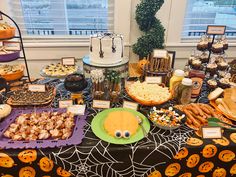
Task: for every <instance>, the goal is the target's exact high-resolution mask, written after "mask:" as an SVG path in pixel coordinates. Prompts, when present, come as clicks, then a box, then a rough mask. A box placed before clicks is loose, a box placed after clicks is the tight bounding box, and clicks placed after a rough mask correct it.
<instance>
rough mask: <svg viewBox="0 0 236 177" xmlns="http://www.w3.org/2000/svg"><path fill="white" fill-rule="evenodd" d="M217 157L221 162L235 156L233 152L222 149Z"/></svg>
mask: <svg viewBox="0 0 236 177" xmlns="http://www.w3.org/2000/svg"><path fill="white" fill-rule="evenodd" d="M218 157H219V159H220V160H221V161H223V162H231V161H232V160H233V159H234V158H235V153H234V152H233V151H230V150H223V151H221V152H220V153H219V156H218Z"/></svg>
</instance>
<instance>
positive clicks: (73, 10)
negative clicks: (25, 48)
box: [9, 0, 114, 36]
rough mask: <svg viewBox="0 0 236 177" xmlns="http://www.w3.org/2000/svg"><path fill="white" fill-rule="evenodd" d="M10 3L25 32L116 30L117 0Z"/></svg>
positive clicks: (42, 0) (54, 0) (83, 34)
mask: <svg viewBox="0 0 236 177" xmlns="http://www.w3.org/2000/svg"><path fill="white" fill-rule="evenodd" d="M9 3H10V7H11V11H12V14H13V17H14V19H16V21H17V23H18V25H19V26H20V28H21V29H22V33H23V35H24V36H26V35H47V36H49V35H51V36H55V35H57V36H59V35H79V36H86V35H91V34H94V33H97V32H106V31H113V19H114V5H113V4H114V0H20V1H18V2H16V1H9ZM16 7H21V8H16Z"/></svg>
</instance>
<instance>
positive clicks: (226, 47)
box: [223, 40, 229, 50]
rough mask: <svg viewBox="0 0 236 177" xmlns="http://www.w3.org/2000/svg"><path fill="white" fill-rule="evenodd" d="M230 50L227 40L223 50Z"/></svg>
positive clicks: (224, 42)
mask: <svg viewBox="0 0 236 177" xmlns="http://www.w3.org/2000/svg"><path fill="white" fill-rule="evenodd" d="M228 48H229V44H228V42H227V41H226V40H225V41H223V49H224V50H227V49H228Z"/></svg>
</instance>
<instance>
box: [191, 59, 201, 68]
mask: <svg viewBox="0 0 236 177" xmlns="http://www.w3.org/2000/svg"><path fill="white" fill-rule="evenodd" d="M201 65H202V62H201V61H200V60H199V59H195V60H193V61H192V68H193V69H197V70H198V69H201Z"/></svg>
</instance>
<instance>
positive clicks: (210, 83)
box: [207, 79, 217, 89]
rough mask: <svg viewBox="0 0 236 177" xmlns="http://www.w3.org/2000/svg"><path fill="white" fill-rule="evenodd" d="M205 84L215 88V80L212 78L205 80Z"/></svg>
mask: <svg viewBox="0 0 236 177" xmlns="http://www.w3.org/2000/svg"><path fill="white" fill-rule="evenodd" d="M207 85H208V87H209V88H210V89H215V88H216V87H217V82H216V80H214V79H210V80H208V81H207Z"/></svg>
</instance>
